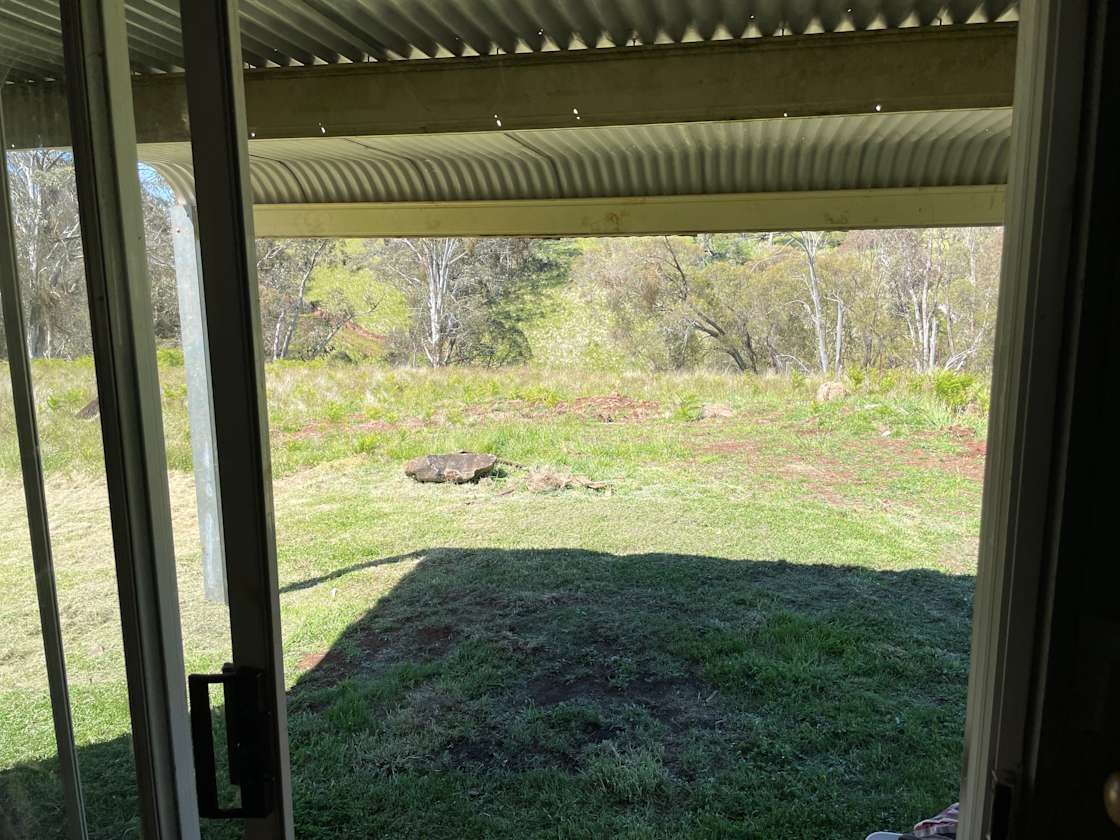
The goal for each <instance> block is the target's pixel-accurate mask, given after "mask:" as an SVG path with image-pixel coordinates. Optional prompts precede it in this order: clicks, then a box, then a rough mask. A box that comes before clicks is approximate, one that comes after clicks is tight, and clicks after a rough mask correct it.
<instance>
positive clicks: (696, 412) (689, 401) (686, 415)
mask: <svg viewBox="0 0 1120 840" xmlns="http://www.w3.org/2000/svg"><path fill="white" fill-rule="evenodd" d="M703 412H704V405H703V404H702V403H701V402H700V400H698V399H697V398H696V397H695V396H693V395H691V394H689V395H688V396H684V397H681V398H680V399H678V400H677V404H676V406H675V407H674V408H673V419H674V420H685V421H689V422H690V421H693V420H699V419H700V417H701V415H702V414H703Z"/></svg>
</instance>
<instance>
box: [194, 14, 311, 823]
mask: <svg viewBox="0 0 1120 840" xmlns="http://www.w3.org/2000/svg"><path fill="white" fill-rule="evenodd" d="M237 8H238V7H237V0H181V4H180V11H181V20H182V27H183V55H184V63H185V66H186V87H187V107H188V116H189V119H190V122H191V132H192V135H193V137H194V138H195V139H194V142H192V143H191V154H192V158H193V163H194V179H195V191H194V192H195V208H196V209H197V212H198V216H197V231H198V242H199V255H200V259H201V272H202V287H203V298H204V305H205V313H204V320H205V322H206V330H205V331H206V336H207V345H208V346H207V352H208V353H209V357H210V371H211V387H212V389H213V394H212V405H213V418H214V419H213V422H214V443H215V449H216V452H217V458H218V486H219V490H220V497H221V513H222V521H223V523H224V528H223V537H222V538H223V542H224V555H225V561H226V588H227V592H228V598H229V615H230V634H231V639H232V643H233V665H234V666H235V667H236V668H243V669H251V670H252V671H253V672H255V673H256V674H257V675H259V678H260V680H261V697H260V698H259V704H260V708H261V709H263V713H264V717H265V720H264V722H263V725H262V728H261V733H260V734H261V737H262V738H263V740H264V742H265V743H262V744H260V745H258V746H259V752H258V755H259V757H260V760H261V762H262V763H263V764H264V765H265V766H264V767H263V768H262V773H263V782H264V784H265V785H266V786H267V787H268V788H270V794H269V796H268V799H269V800H270V801H271V805H272V807H271V811H270V813H268V815H267V816H264V817H256V818H247V819H245V821H244V824H245V837H246V838H249V839H250V840H256V839H257V838H259V840H266V838H267V840H275V839H276V838H291V837H292V836H293V821H292V791H291V772H290V762H289V755H288V723H287V708H286V699H287V698H286V696H285V686H284V658H283V649H282V641H281V633H280V589H279V578H278V572H277V568H276V531H275V514H274V511H273V500H272V467H271V452H270V448H269V437H268V412H267V405H266V396H265V373H264V347H263V341H262V338H261V322H260V300H259V290H258V287H257V264H256V246H255V238H254V233H253V203H252V195H251V184H250V180H249V147H248V136H249V132H248V129H247V128H246V120H245V92H244V81H243V73H242V68H243V67H244V63H243V62H242V59H241V37H240V30H239V24H238V18H237Z"/></svg>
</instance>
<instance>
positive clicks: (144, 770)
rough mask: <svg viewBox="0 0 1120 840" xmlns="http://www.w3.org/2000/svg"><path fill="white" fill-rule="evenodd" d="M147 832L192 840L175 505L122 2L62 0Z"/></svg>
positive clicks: (156, 837)
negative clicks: (173, 528) (166, 446)
mask: <svg viewBox="0 0 1120 840" xmlns="http://www.w3.org/2000/svg"><path fill="white" fill-rule="evenodd" d="M59 6H60V13H61V22H62V42H63V55H64V60H65V74H66V79H65V85H66V94H67V99H68V106H69V116H70V130H71V135H72V143H73V153H74V172H75V180H76V183H77V195H78V213H79V221H80V223H81V236H82V252H83V257H84V261H85V270H86V288H87V292H88V298H89V301H88V302H89V312H90V332H91V334H92V338H93V348H94V368H95V371H96V374H97V395H98V402H99V408H100V414H101V432H102V440H103V444H104V449H105V472H106V482H107V486H108V495H109V512H110V521H111V524H112V534H113V552H114V557H115V561H116V573H117V591H118V593H119V600H120V613H121V633H122V640H123V646H124V658H125V671H126V676H127V683H128V699H129V712H130V715H131V724H132V749H133V754H134V756H135V762H136V782H137V788H138V800H139V809H140V821H141V830H142V832H143V834H144V836H145V837H146V838H153V840H179V838H184V839H185V840H195V838H197V837H198V836H199V821H198V814H197V809H196V808H195V804H194V799H195V787H194V772H193V771H194V762H193V757H192V749H191V738H190V728H189V726H188V722H187V702H186V686H185V684H184V683H185V681H184V663H183V643H182V635H181V630H180V626H179V597H178V585H177V581H176V574H175V548H174V544H173V540H172V532H171V501H170V494H169V491H168V486H167V459H166V454H165V451H164V441H163V417H162V412H161V407H160V387H159V374H158V371H157V369H156V358H155V335H154V328H153V324H152V315H151V312H152V309H151V294H150V289H149V282H148V273H147V258H146V254H145V249H144V226H143V213H142V205H141V200H140V181H139V168H138V163H137V150H136V125H135V118H134V115H133V107H132V77H131V69H130V66H129V51H128V35H127V28H126V23H125V10H124V2H123V0H61V2H60V4H59Z"/></svg>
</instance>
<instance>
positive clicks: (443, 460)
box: [404, 452, 498, 484]
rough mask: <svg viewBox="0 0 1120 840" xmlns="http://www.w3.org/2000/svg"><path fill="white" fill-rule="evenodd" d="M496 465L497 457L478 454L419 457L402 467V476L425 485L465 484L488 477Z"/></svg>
mask: <svg viewBox="0 0 1120 840" xmlns="http://www.w3.org/2000/svg"><path fill="white" fill-rule="evenodd" d="M497 463H498V458H497V456H495V455H486V454H483V453H479V452H453V453H450V454H448V455H421V456H420V457H419V458H413V459H412V460H411V461H409V462H408V463H407V464H405V465H404V474H405V475H407V476H408V477H409V478H412V479H415V480H416V481H422V482H424V483H427V484H444V483H447V484H466V483H467V482H468V481H478V479H480V478H484V477H486V476H488V475H490V473H492V472H493V471H494V465H495V464H497Z"/></svg>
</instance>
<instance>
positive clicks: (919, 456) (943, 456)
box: [875, 435, 987, 481]
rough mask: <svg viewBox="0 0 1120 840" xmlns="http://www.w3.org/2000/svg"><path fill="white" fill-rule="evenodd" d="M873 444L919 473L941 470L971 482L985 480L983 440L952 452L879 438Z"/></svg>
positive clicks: (903, 441)
mask: <svg viewBox="0 0 1120 840" xmlns="http://www.w3.org/2000/svg"><path fill="white" fill-rule="evenodd" d="M954 437H956V435H954ZM875 441H876V442H877V443H878V445H879V446H880V447H882V448H883V449H885V450H887V451H889V452H890V453H891V454H892V455H894V457H895V458H896V459H897V460H898V461H899V462H900V463H902V464H905V465H906V466H909V467H915V468H917V469H921V470H941V471H942V472H949V473H955V474H957V475H959V476H961V477H962V478H968V479H971V480H973V481H983V480H984V461H985V458H986V457H987V445H986V444H985V442H984V441H982V440H975V439H970V440H966V441H964V442H963V443H962V445H961V446H959V448H958V449H957V451H956V452H953V453H933V452H927V451H925V450H923V449H920V448H918V447H916V446H915V445H914V444H913V442H911V441H907V440H905V439H902V440H900V439H895V438H882V437H880V438H875Z"/></svg>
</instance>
